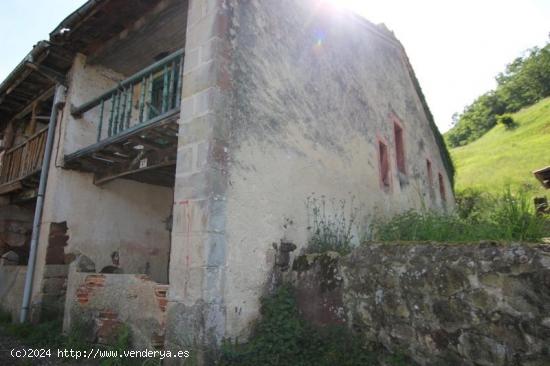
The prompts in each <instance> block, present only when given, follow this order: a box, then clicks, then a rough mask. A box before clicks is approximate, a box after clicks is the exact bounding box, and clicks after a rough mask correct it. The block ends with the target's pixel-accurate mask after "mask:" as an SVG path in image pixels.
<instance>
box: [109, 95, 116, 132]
mask: <svg viewBox="0 0 550 366" xmlns="http://www.w3.org/2000/svg"><path fill="white" fill-rule="evenodd" d="M114 120H115V94H113V95H112V96H111V116H110V117H109V128H108V130H107V134H108V135H109V136H108V137H111V135H112V134H113V125H114Z"/></svg>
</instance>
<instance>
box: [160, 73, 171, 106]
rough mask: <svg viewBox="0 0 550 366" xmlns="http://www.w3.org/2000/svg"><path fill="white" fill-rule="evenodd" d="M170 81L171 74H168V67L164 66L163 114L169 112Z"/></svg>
mask: <svg viewBox="0 0 550 366" xmlns="http://www.w3.org/2000/svg"><path fill="white" fill-rule="evenodd" d="M169 79H170V73H169V72H168V65H164V70H163V80H162V110H161V114H162V113H165V112H166V111H167V110H168V84H169Z"/></svg>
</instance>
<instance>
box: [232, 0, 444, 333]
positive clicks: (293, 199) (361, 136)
mask: <svg viewBox="0 0 550 366" xmlns="http://www.w3.org/2000/svg"><path fill="white" fill-rule="evenodd" d="M232 10H233V23H232V25H233V28H232V31H233V34H235V36H234V38H233V40H232V42H233V47H234V48H233V53H232V57H231V60H232V69H231V71H232V75H231V76H232V79H231V80H232V87H233V90H232V92H233V97H234V100H233V105H232V108H231V109H230V110H229V111H228V112H227V114H226V115H225V116H226V118H227V119H229V120H230V121H231V126H230V129H231V132H230V136H231V138H230V142H229V153H228V154H229V161H230V163H229V168H228V171H229V183H228V188H227V192H226V195H225V197H226V199H227V203H226V206H227V207H226V210H227V221H226V225H225V227H226V231H225V235H226V236H225V239H226V265H227V273H226V279H225V286H226V287H225V288H226V290H225V306H226V308H227V309H228V311H227V319H226V335H228V336H238V335H242V334H243V333H246V330H247V329H246V327H245V325H246V324H247V323H249V322H250V321H251V320H252V319H254V318H255V317H256V316H257V310H258V299H259V297H260V295H261V293H262V292H263V291H264V289H265V282H266V279H267V278H268V273H269V270H270V269H271V268H272V264H273V258H274V256H273V249H272V243H273V242H279V240H280V239H282V238H286V239H290V240H291V241H293V242H295V243H306V242H307V240H306V237H307V230H306V228H307V226H308V223H307V216H308V215H307V212H306V205H305V200H306V198H307V197H308V196H310V195H312V194H314V195H316V196H317V197H320V196H321V195H325V196H326V197H327V200H329V199H337V200H339V199H345V200H347V202H348V207H349V205H350V201H351V198H352V197H354V198H355V200H354V203H353V205H354V206H355V207H357V208H358V209H359V210H360V213H361V215H391V214H394V213H397V212H401V211H404V210H408V209H411V208H415V209H421V208H423V207H433V208H436V209H441V208H442V206H443V203H442V202H441V200H440V199H439V197H438V189H437V185H436V184H437V174H438V173H441V174H443V176H444V177H445V178H444V180H445V185H446V191H447V194H448V203H447V205H448V206H450V208H452V206H453V204H454V202H453V197H452V196H451V188H450V184H449V180H448V179H447V177H446V173H445V169H444V166H443V163H442V159H441V156H440V152H439V149H438V147H437V145H436V142H435V138H434V135H433V132H432V130H431V129H430V126H429V123H428V120H427V117H426V115H425V114H424V111H423V107H422V104H421V102H420V100H419V97H418V95H417V92H416V90H415V88H414V86H413V83H412V81H411V78H410V75H409V73H408V68H407V64H406V62H405V55H404V51H403V50H402V48H401V47H400V45H399V44H398V43H397V42H396V41H395V39H393V38H392V35H391V34H390V33H389V32H387V31H385V30H384V29H382V28H378V27H374V26H372V25H370V24H367V23H366V22H365V21H363V20H361V19H359V18H356V17H355V16H352V15H349V14H341V13H339V12H338V11H337V10H336V9H334V8H331V7H329V6H327V5H326V4H324V5H323V4H322V2H319V1H314V0H311V1H300V2H296V1H290V0H288V1H277V2H266V1H263V2H262V1H243V2H239V3H238V5H236V6H235V7H234V8H233V9H232ZM275 14H276V16H275ZM392 116H396V117H397V118H398V120H399V121H400V124H401V126H402V128H403V131H404V146H405V158H406V174H405V175H403V174H401V173H398V172H397V168H396V150H395V141H394V126H393V122H392ZM379 140H381V141H383V142H385V143H386V144H387V146H388V150H389V157H390V159H389V161H390V171H391V176H390V181H391V187H390V188H389V189H388V190H384V189H383V188H382V187H381V182H380V178H379V162H378V141H379ZM426 159H430V160H431V162H432V168H433V172H434V184H435V185H434V187H433V188H434V190H435V193H436V195H435V199H432V197H431V196H430V192H429V184H428V182H427V180H428V177H427V170H426ZM329 206H330V205H329ZM329 208H330V207H329ZM289 221H291V222H292V223H293V224H292V225H285V224H287V223H288V222H289ZM283 225H285V226H286V228H285V227H284V226H283Z"/></svg>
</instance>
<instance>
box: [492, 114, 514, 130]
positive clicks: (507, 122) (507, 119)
mask: <svg viewBox="0 0 550 366" xmlns="http://www.w3.org/2000/svg"><path fill="white" fill-rule="evenodd" d="M497 123H498V124H501V125H503V126H504V128H506V129H507V130H512V129H514V128H515V127H517V123H516V121H514V118H513V117H512V115H511V114H509V113H505V114H503V115H501V116H498V117H497Z"/></svg>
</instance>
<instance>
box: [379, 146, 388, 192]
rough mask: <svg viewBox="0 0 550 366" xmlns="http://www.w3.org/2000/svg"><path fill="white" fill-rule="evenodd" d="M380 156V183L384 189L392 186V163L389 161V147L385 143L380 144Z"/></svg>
mask: <svg viewBox="0 0 550 366" xmlns="http://www.w3.org/2000/svg"><path fill="white" fill-rule="evenodd" d="M378 155H379V159H380V161H379V163H380V181H381V182H382V186H383V187H384V188H389V186H390V162H389V160H388V147H387V146H386V144H384V143H383V142H381V141H379V142H378Z"/></svg>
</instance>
